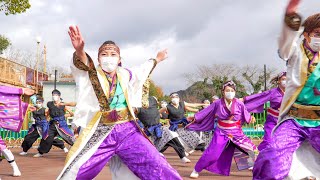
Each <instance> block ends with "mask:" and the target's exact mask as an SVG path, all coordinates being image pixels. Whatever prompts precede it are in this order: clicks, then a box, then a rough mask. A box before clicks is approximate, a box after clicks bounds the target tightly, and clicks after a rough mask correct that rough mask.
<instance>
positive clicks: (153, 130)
mask: <svg viewBox="0 0 320 180" xmlns="http://www.w3.org/2000/svg"><path fill="white" fill-rule="evenodd" d="M161 127H162V125H161V124H157V125H153V126H150V127H148V128H145V133H146V135H147V136H151V135H155V136H156V137H157V138H161V137H162V129H161Z"/></svg>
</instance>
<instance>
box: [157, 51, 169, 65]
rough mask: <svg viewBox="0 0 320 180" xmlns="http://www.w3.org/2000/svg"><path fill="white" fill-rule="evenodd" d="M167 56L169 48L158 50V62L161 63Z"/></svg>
mask: <svg viewBox="0 0 320 180" xmlns="http://www.w3.org/2000/svg"><path fill="white" fill-rule="evenodd" d="M167 58H168V51H167V49H164V50H162V51H159V52H158V54H157V57H156V60H157V63H159V62H161V61H163V60H165V59H167Z"/></svg>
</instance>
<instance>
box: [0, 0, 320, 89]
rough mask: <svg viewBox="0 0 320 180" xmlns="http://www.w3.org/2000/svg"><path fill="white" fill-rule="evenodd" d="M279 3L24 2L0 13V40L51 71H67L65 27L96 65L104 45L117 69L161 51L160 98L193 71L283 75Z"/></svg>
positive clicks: (310, 0)
mask: <svg viewBox="0 0 320 180" xmlns="http://www.w3.org/2000/svg"><path fill="white" fill-rule="evenodd" d="M286 4H287V0H268V1H265V0H161V1H150V0H135V1H132V0H119V1H111V0H90V1H88V0H76V1H75V0H31V9H30V10H28V11H27V13H24V14H19V15H15V16H12V15H11V16H5V15H4V13H1V14H0V22H1V28H0V34H2V35H5V36H7V37H8V38H9V39H10V40H11V42H12V44H13V46H14V47H15V48H18V49H21V50H24V51H31V52H35V51H36V37H37V36H40V37H41V39H42V42H41V43H42V44H46V46H47V53H48V61H49V62H50V63H51V64H57V65H58V64H60V65H64V66H69V62H70V59H71V56H72V52H73V48H72V45H71V43H70V40H69V37H68V33H67V31H68V27H69V26H70V25H74V24H77V25H78V26H79V27H80V30H81V32H82V34H83V36H84V39H85V43H86V45H85V49H86V51H87V52H89V54H91V56H92V57H93V58H94V59H96V58H97V49H98V48H99V46H100V45H101V44H102V43H103V42H104V41H106V40H113V41H115V42H116V43H118V45H119V46H120V48H121V56H122V57H123V64H124V66H127V67H132V66H134V65H138V64H140V63H142V62H144V61H145V60H147V59H149V58H151V57H155V56H156V53H157V51H159V50H161V49H163V48H168V50H169V58H168V59H167V60H166V61H165V62H162V63H161V64H159V66H158V67H157V69H156V70H155V71H154V73H153V76H152V78H153V79H154V80H155V82H156V84H158V85H160V86H161V87H162V88H163V89H164V91H165V93H170V92H172V91H177V90H180V89H184V88H186V87H187V86H188V84H187V81H186V79H185V78H184V76H183V74H184V73H186V72H192V71H193V70H194V68H195V67H196V66H197V65H205V64H217V63H234V64H236V65H244V64H259V65H261V66H263V64H267V65H268V66H277V67H278V68H281V69H284V68H285V66H284V63H283V62H282V61H281V60H280V59H279V58H278V55H277V37H278V35H279V32H280V27H281V24H282V20H283V13H284V9H285V6H286ZM319 5H320V3H319V0H305V1H304V2H302V4H301V7H300V9H299V10H300V12H301V14H302V15H303V17H307V16H309V15H311V14H314V13H316V12H317V10H318V12H319Z"/></svg>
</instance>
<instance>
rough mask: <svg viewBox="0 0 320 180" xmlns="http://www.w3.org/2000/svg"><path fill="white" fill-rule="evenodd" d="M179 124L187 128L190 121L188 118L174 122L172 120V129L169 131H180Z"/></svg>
mask: <svg viewBox="0 0 320 180" xmlns="http://www.w3.org/2000/svg"><path fill="white" fill-rule="evenodd" d="M179 124H182V125H183V126H186V125H188V124H189V121H188V120H187V119H186V118H183V119H180V120H175V121H172V120H171V119H170V127H169V129H170V130H171V131H176V130H177V129H178V125H179Z"/></svg>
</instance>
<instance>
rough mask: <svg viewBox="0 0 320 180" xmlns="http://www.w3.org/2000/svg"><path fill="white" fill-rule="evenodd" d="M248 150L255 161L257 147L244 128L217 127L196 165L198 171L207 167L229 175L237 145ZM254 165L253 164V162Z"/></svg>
mask: <svg viewBox="0 0 320 180" xmlns="http://www.w3.org/2000/svg"><path fill="white" fill-rule="evenodd" d="M230 142H232V143H233V144H235V145H236V146H238V147H240V148H241V149H243V150H244V151H246V152H248V154H249V156H250V157H251V158H252V159H253V161H254V151H255V150H256V149H257V148H256V146H255V145H254V144H253V143H252V141H251V140H250V139H249V138H248V137H247V136H246V135H245V134H244V133H243V131H242V129H241V128H240V129H220V128H219V127H217V128H216V130H215V131H214V135H213V137H212V141H211V143H210V145H209V147H208V148H207V149H206V150H205V151H204V153H203V154H202V156H201V158H200V159H199V161H198V162H197V164H196V166H195V170H196V171H197V172H201V171H202V170H203V169H206V170H208V171H210V172H213V173H217V174H221V175H225V176H229V174H230V168H231V163H232V157H233V154H234V150H235V146H234V145H233V144H232V143H230ZM252 165H253V164H252Z"/></svg>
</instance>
